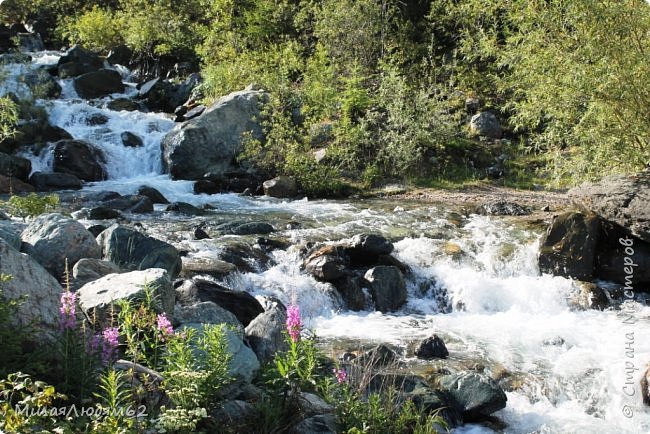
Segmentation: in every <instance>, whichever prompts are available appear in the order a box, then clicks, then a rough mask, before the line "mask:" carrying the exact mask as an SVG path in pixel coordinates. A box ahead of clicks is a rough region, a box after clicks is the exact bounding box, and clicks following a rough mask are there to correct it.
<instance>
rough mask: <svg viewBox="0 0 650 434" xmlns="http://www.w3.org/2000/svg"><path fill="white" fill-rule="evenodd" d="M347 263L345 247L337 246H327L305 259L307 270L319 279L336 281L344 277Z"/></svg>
mask: <svg viewBox="0 0 650 434" xmlns="http://www.w3.org/2000/svg"><path fill="white" fill-rule="evenodd" d="M346 265H347V262H346V258H345V257H344V253H343V249H341V248H340V247H337V246H325V247H323V248H320V249H318V250H316V251H315V252H313V253H312V254H311V255H309V257H308V258H307V259H305V262H304V266H305V270H306V271H307V272H308V273H309V274H311V275H312V276H314V277H315V278H316V279H318V280H322V281H325V282H334V281H336V280H337V279H339V278H341V277H343V275H344V274H345V267H346Z"/></svg>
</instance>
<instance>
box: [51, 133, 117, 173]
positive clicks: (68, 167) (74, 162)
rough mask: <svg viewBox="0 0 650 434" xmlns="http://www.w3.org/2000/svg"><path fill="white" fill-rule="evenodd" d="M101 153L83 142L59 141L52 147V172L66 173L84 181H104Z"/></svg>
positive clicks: (103, 161)
mask: <svg viewBox="0 0 650 434" xmlns="http://www.w3.org/2000/svg"><path fill="white" fill-rule="evenodd" d="M105 162H106V157H105V156H104V154H103V152H102V151H101V150H99V149H97V148H95V147H94V146H93V145H92V144H91V143H88V142H84V141H83V140H61V141H58V142H56V144H55V145H54V163H53V166H52V168H53V170H54V171H55V172H59V173H68V174H70V175H74V176H76V177H77V178H79V179H82V180H84V181H101V180H104V179H106V171H105V170H104V167H103V166H102V163H105Z"/></svg>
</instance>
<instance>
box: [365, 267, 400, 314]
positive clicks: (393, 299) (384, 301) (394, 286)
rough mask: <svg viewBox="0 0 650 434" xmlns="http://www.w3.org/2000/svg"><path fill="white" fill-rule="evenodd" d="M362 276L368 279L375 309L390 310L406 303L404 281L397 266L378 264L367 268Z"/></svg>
mask: <svg viewBox="0 0 650 434" xmlns="http://www.w3.org/2000/svg"><path fill="white" fill-rule="evenodd" d="M364 278H365V279H366V280H367V281H368V286H369V289H370V295H371V296H372V299H373V301H374V302H375V309H376V310H378V311H381V312H392V311H395V310H397V309H399V308H400V307H402V306H403V305H404V303H406V298H407V295H408V294H407V292H406V283H405V282H404V276H402V273H401V272H400V270H399V268H397V267H392V266H385V265H380V266H378V267H374V268H371V269H370V270H368V271H367V272H366V275H365V276H364Z"/></svg>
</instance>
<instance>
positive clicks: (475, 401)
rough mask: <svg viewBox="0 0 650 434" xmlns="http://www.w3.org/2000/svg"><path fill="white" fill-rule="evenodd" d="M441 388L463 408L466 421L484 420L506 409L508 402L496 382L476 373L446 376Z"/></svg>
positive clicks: (442, 378) (442, 379)
mask: <svg viewBox="0 0 650 434" xmlns="http://www.w3.org/2000/svg"><path fill="white" fill-rule="evenodd" d="M440 387H441V388H442V389H443V390H444V391H446V392H447V393H449V395H450V396H451V397H452V399H453V400H454V401H455V403H456V404H457V405H458V406H459V407H460V408H462V412H463V419H464V420H465V421H472V420H480V419H484V418H486V417H487V416H490V415H491V414H492V413H494V412H495V411H499V410H501V409H503V408H505V407H506V401H507V400H508V398H507V397H506V394H505V392H504V391H503V389H501V387H500V386H499V385H498V384H497V383H496V381H494V380H493V379H491V378H490V377H487V376H485V375H483V374H479V373H476V372H461V373H457V374H450V375H444V376H442V377H441V378H440Z"/></svg>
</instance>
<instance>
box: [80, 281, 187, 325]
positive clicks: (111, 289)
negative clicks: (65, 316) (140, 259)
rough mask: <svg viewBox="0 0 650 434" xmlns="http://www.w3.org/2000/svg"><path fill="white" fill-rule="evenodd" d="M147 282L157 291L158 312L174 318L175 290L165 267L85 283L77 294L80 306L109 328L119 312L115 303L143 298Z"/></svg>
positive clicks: (155, 293)
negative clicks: (114, 315) (115, 312)
mask: <svg viewBox="0 0 650 434" xmlns="http://www.w3.org/2000/svg"><path fill="white" fill-rule="evenodd" d="M145 283H147V284H148V285H149V287H150V288H152V289H153V290H154V296H155V297H156V298H157V301H158V303H160V310H159V312H165V313H166V314H167V317H168V318H170V319H171V318H173V315H174V288H173V287H172V284H171V281H170V279H169V274H168V273H167V271H166V270H164V269H162V268H149V269H146V270H138V271H131V272H126V273H121V274H109V275H107V276H104V277H101V278H99V279H97V280H95V281H92V282H90V283H86V284H85V285H83V286H82V287H81V288H79V290H78V291H77V294H78V295H79V306H80V307H81V309H82V310H83V312H84V313H85V314H86V315H88V316H89V317H90V318H97V321H98V322H99V324H102V325H104V326H106V325H108V323H110V321H111V316H112V312H113V311H116V310H117V309H118V306H117V304H116V301H118V300H133V299H142V298H143V297H144V289H143V287H144V284H145Z"/></svg>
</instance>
